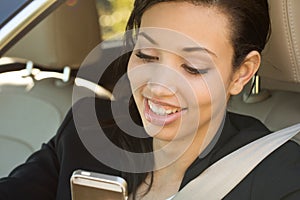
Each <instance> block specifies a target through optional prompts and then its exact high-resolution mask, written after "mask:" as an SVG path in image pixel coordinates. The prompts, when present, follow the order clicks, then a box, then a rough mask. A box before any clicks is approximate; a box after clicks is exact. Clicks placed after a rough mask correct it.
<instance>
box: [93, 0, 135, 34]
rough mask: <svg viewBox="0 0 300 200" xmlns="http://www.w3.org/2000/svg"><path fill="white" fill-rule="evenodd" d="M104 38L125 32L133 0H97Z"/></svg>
mask: <svg viewBox="0 0 300 200" xmlns="http://www.w3.org/2000/svg"><path fill="white" fill-rule="evenodd" d="M96 2H97V9H98V13H99V24H100V26H101V30H102V38H103V40H106V39H111V38H112V37H113V36H115V35H117V34H120V33H123V32H124V30H125V27H126V23H127V20H128V18H129V16H130V12H131V10H132V8H133V0H96Z"/></svg>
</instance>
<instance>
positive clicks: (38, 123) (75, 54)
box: [0, 0, 101, 177]
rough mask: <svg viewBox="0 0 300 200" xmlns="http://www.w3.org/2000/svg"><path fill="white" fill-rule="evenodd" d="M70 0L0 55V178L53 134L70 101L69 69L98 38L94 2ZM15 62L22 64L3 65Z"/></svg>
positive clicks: (80, 59)
mask: <svg viewBox="0 0 300 200" xmlns="http://www.w3.org/2000/svg"><path fill="white" fill-rule="evenodd" d="M76 2H77V3H76V4H74V5H71V4H67V3H65V4H63V5H61V6H60V7H59V8H58V9H57V10H55V11H54V12H53V13H52V14H50V15H49V16H48V17H47V18H46V19H45V20H43V21H42V22H41V23H40V24H38V25H37V26H36V27H35V28H34V29H33V30H31V31H30V32H29V33H28V34H27V35H26V36H24V38H22V39H21V40H20V41H19V42H18V43H17V44H16V45H15V46H13V47H12V48H11V49H10V50H9V51H8V52H7V53H6V54H5V57H3V58H1V59H0V65H1V68H3V67H5V68H6V69H8V70H7V71H6V72H3V71H2V73H0V107H1V114H0V159H1V164H0V177H1V176H6V175H7V174H8V173H9V171H11V170H12V169H13V167H15V166H16V165H18V164H20V163H22V162H24V161H25V159H26V158H27V157H28V156H29V155H30V154H31V153H32V152H34V151H35V150H37V149H39V148H40V147H41V144H42V143H43V142H47V141H48V140H49V139H50V138H51V137H52V136H54V135H55V133H56V131H57V129H58V127H59V125H60V123H61V122H62V120H63V118H64V116H65V114H66V112H67V111H68V109H69V108H70V107H71V105H72V89H73V85H74V78H73V77H72V76H70V72H71V70H76V69H78V68H79V66H80V64H81V62H82V61H83V60H84V58H85V57H86V55H87V54H88V53H89V52H90V51H91V50H92V49H93V48H94V47H95V46H96V45H98V44H99V43H100V42H101V33H100V27H99V24H98V13H97V10H96V3H95V1H94V0H84V1H76ZM17 65H18V66H19V65H21V66H26V69H23V70H17V71H15V70H10V69H9V68H11V69H14V68H15V66H17ZM37 66H40V67H41V68H39V69H38V68H37ZM65 66H68V67H70V68H68V67H67V68H65V70H64V71H63V69H64V67H65ZM24 68H25V67H24Z"/></svg>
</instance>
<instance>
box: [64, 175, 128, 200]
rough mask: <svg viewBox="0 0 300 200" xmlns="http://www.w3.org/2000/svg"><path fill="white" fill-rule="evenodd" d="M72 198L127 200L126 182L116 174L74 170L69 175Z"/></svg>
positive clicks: (77, 199)
mask: <svg viewBox="0 0 300 200" xmlns="http://www.w3.org/2000/svg"><path fill="white" fill-rule="evenodd" d="M70 181H71V194H72V200H100V199H101V200H127V199H128V192H127V183H126V181H125V180H124V179H123V178H121V177H118V176H112V175H107V174H101V173H96V172H89V171H84V170H76V171H74V172H73V174H72V176H71V179H70Z"/></svg>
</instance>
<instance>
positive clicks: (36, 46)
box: [5, 0, 101, 69]
mask: <svg viewBox="0 0 300 200" xmlns="http://www.w3.org/2000/svg"><path fill="white" fill-rule="evenodd" d="M100 42H101V34H100V27H99V23H98V13H97V9H96V3H95V0H78V1H77V3H76V4H75V5H73V6H71V5H67V4H64V5H61V6H60V7H59V8H58V9H57V10H55V11H54V12H53V13H52V14H50V15H49V16H48V17H47V18H46V19H44V20H43V21H42V22H41V23H40V24H38V25H37V26H36V27H35V28H34V29H33V30H31V31H30V32H29V33H28V34H27V35H26V36H25V37H24V38H22V39H21V40H20V41H19V42H18V43H16V45H15V46H13V47H12V48H11V49H10V50H9V51H8V52H7V53H6V54H5V56H10V57H19V58H26V59H29V60H31V61H33V62H34V63H37V64H40V65H45V66H47V67H51V68H54V69H61V68H63V67H64V66H66V65H68V66H70V67H72V68H78V67H79V66H80V64H81V63H82V61H83V60H84V58H85V57H86V56H87V54H88V53H89V52H90V51H91V50H92V49H93V48H94V47H95V46H96V45H98V44H99V43H100Z"/></svg>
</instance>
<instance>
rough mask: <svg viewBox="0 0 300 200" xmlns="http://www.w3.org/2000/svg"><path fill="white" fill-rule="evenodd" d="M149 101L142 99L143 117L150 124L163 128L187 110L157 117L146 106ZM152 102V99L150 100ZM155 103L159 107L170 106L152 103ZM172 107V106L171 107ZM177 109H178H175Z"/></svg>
mask: <svg viewBox="0 0 300 200" xmlns="http://www.w3.org/2000/svg"><path fill="white" fill-rule="evenodd" d="M148 101H149V99H147V98H144V108H145V109H144V115H145V118H146V120H148V121H149V122H150V123H151V124H154V125H157V126H165V125H168V124H171V123H173V122H174V121H176V120H178V119H179V118H181V116H182V115H183V114H184V113H185V112H186V111H187V109H185V108H184V109H181V110H180V111H179V112H176V113H173V114H170V115H166V116H163V115H157V114H156V113H154V112H152V110H151V109H150V107H149V104H148ZM151 101H152V99H151ZM153 102H155V103H158V104H160V105H167V106H172V105H170V104H165V103H160V102H158V101H153ZM173 107H174V106H173ZM177 108H178V107H177Z"/></svg>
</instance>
